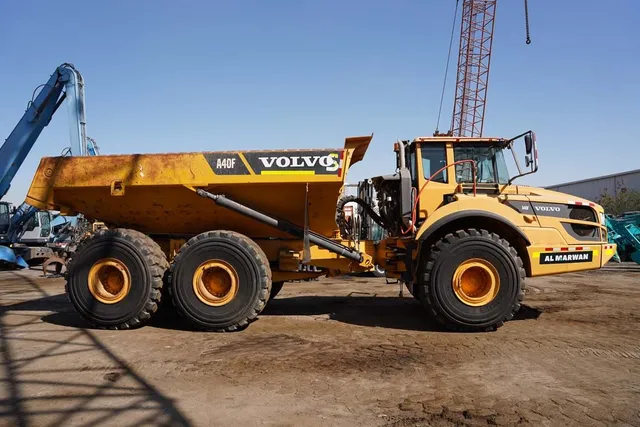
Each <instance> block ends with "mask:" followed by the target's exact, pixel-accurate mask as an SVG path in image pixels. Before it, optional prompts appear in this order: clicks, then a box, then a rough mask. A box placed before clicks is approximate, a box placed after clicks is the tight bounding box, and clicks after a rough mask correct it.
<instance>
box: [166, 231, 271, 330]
mask: <svg viewBox="0 0 640 427" xmlns="http://www.w3.org/2000/svg"><path fill="white" fill-rule="evenodd" d="M208 260H221V261H224V262H226V263H227V264H228V265H230V266H231V267H232V268H233V269H234V270H235V272H236V274H237V275H238V279H239V280H238V291H237V294H236V295H235V297H234V298H233V299H232V300H230V301H229V302H228V303H226V304H225V305H221V306H211V305H207V304H205V303H204V302H202V301H201V300H200V299H199V298H198V296H197V294H196V292H195V291H194V289H193V282H192V280H193V276H194V274H195V272H196V269H197V268H198V266H199V265H201V264H202V263H203V262H205V261H208ZM169 283H170V286H171V295H172V298H173V304H174V305H175V306H176V308H177V309H178V311H179V312H180V314H182V315H183V316H185V317H186V318H188V319H189V320H190V321H191V322H192V323H193V324H194V326H196V327H197V328H198V329H206V330H214V331H219V332H224V331H227V332H231V331H236V330H239V329H243V328H245V327H246V326H248V325H249V323H251V322H252V321H254V320H255V319H256V318H257V317H258V315H259V314H260V312H262V310H263V309H264V307H265V305H266V303H267V300H268V298H269V294H270V292H271V268H270V267H269V260H268V259H267V257H266V255H265V254H264V252H263V251H262V249H261V248H260V246H258V245H257V244H256V243H255V242H254V241H253V240H251V239H249V238H248V237H246V236H243V235H242V234H239V233H236V232H233V231H208V232H205V233H201V234H199V235H197V236H195V237H193V238H191V239H190V240H189V241H188V242H187V243H185V244H184V245H183V246H182V247H181V248H180V251H179V252H178V253H177V254H176V257H175V259H174V261H173V263H172V265H171V270H170V278H169Z"/></svg>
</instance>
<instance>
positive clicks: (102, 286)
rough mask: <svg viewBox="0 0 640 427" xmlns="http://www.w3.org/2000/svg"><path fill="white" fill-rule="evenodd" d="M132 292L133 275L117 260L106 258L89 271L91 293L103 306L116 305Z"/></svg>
mask: <svg viewBox="0 0 640 427" xmlns="http://www.w3.org/2000/svg"><path fill="white" fill-rule="evenodd" d="M129 290H131V274H130V273H129V269H128V268H127V266H126V265H125V264H124V263H123V262H122V261H120V260H119V259H115V258H104V259H101V260H99V261H98V262H96V263H95V264H93V266H92V267H91V269H90V270H89V292H90V293H91V295H93V297H94V298H95V299H97V300H98V301H100V302H101V303H103V304H115V303H118V302H120V301H122V300H123V299H124V297H126V296H127V295H128V294H129Z"/></svg>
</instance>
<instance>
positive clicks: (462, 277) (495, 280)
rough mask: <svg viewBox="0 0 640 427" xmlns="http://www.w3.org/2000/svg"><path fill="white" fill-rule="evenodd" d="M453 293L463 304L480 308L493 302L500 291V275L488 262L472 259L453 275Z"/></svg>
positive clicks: (459, 267) (461, 265)
mask: <svg viewBox="0 0 640 427" xmlns="http://www.w3.org/2000/svg"><path fill="white" fill-rule="evenodd" d="M452 282H453V283H452V285H453V292H454V293H455V294H456V296H457V297H458V299H459V300H460V301H462V302H463V303H464V304H466V305H469V306H472V307H481V306H484V305H487V304H489V303H490V302H491V301H493V300H494V299H495V297H496V295H498V291H500V275H499V274H498V271H497V270H496V268H495V267H494V266H493V264H491V263H490V262H489V261H487V260H484V259H482V258H472V259H469V260H466V261H464V262H463V263H462V264H460V265H459V266H458V268H457V269H456V271H455V272H454V273H453V281H452Z"/></svg>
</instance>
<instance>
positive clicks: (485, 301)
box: [420, 229, 525, 331]
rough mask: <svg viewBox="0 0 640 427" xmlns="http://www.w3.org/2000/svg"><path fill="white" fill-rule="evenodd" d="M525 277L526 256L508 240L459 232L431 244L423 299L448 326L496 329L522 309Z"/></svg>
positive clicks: (426, 266)
mask: <svg viewBox="0 0 640 427" xmlns="http://www.w3.org/2000/svg"><path fill="white" fill-rule="evenodd" d="M524 276H525V271H524V268H523V264H522V260H521V259H520V258H519V257H518V253H517V251H516V250H515V249H514V248H513V247H512V246H511V245H510V244H509V242H507V241H506V240H505V239H502V238H501V237H500V236H498V235H497V234H495V233H489V232H488V231H486V230H475V229H469V230H459V231H456V232H455V233H454V234H447V235H446V236H445V237H444V238H442V239H441V240H440V241H438V242H437V243H436V244H435V245H434V246H433V247H432V248H431V251H430V252H429V254H428V258H427V260H426V265H425V268H424V273H423V280H422V286H421V292H420V299H421V301H422V303H423V304H424V305H425V306H426V307H427V309H428V310H429V311H430V312H431V314H433V316H434V317H435V318H436V319H437V320H438V322H440V323H441V324H443V325H445V326H446V327H447V328H449V329H454V330H463V331H489V330H495V329H497V328H499V327H500V326H502V325H503V323H504V322H505V321H507V320H511V319H512V318H513V315H514V313H515V312H517V311H518V310H519V309H520V303H521V301H522V299H523V296H524V291H523V290H524V283H523V282H524Z"/></svg>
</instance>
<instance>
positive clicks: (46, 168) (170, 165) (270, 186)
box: [26, 136, 372, 238]
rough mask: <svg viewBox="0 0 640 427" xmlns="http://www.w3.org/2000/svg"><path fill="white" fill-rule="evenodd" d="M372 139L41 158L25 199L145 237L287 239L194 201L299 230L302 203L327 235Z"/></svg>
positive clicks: (312, 225) (316, 228) (311, 222)
mask: <svg viewBox="0 0 640 427" xmlns="http://www.w3.org/2000/svg"><path fill="white" fill-rule="evenodd" d="M371 138H372V136H363V137H352V138H347V139H346V140H345V145H344V147H343V148H340V149H313V150H311V149H305V150H268V151H243V152H200V153H168V154H131V155H108V156H107V155H100V156H95V157H93V156H92V157H45V158H43V159H42V160H41V161H40V165H39V166H38V169H37V171H36V174H35V176H34V178H33V182H32V184H31V187H30V189H29V192H28V194H27V197H26V201H27V203H29V204H31V205H33V206H35V207H37V208H40V209H50V210H60V211H62V212H64V213H66V214H74V213H82V214H84V215H85V216H87V217H89V218H93V219H98V220H101V221H104V222H105V223H107V224H109V225H110V226H118V227H125V228H133V229H136V230H139V231H142V232H145V233H149V234H169V235H193V234H197V233H200V232H203V231H208V230H216V229H228V230H237V231H240V232H242V233H243V234H246V235H247V236H250V237H263V238H264V237H281V238H290V237H291V236H288V235H286V234H285V233H283V232H280V231H278V230H274V229H273V228H271V227H269V226H266V225H264V224H260V223H258V222H256V221H254V220H251V219H248V218H246V217H244V216H241V215H238V214H235V213H232V212H229V211H228V210H225V209H223V208H220V207H218V206H216V205H215V204H212V203H211V202H210V201H208V200H206V199H203V198H202V197H199V196H197V195H196V193H195V192H194V189H195V188H203V189H206V190H207V191H211V192H215V193H217V194H225V195H227V196H228V197H231V198H233V199H234V200H236V201H238V202H240V203H243V204H246V205H248V206H251V207H253V208H254V209H259V210H261V211H264V212H269V213H270V214H271V215H273V216H276V217H279V218H282V219H285V220H287V221H290V222H293V223H296V224H300V225H302V224H304V219H305V201H307V202H308V219H309V228H310V229H312V230H314V231H315V232H317V233H320V234H323V235H325V236H331V234H332V233H333V231H334V230H335V228H336V224H335V209H336V200H337V198H338V197H339V194H340V192H341V189H342V186H343V184H344V180H345V176H346V172H347V170H348V169H349V167H350V166H351V165H353V164H354V163H356V162H358V161H360V160H361V159H362V158H363V156H364V154H365V152H366V150H367V148H368V145H369V143H370V141H371Z"/></svg>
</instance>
